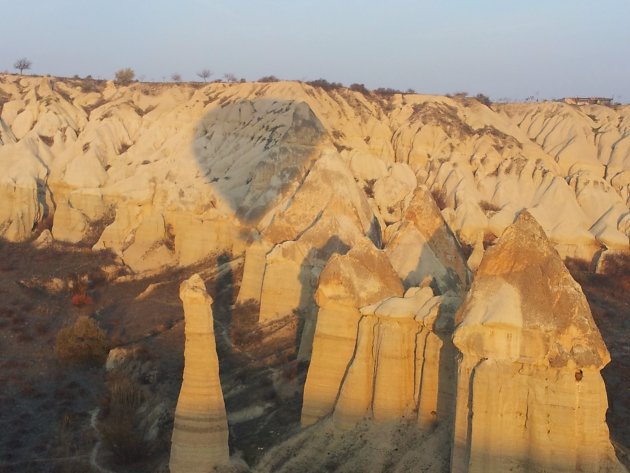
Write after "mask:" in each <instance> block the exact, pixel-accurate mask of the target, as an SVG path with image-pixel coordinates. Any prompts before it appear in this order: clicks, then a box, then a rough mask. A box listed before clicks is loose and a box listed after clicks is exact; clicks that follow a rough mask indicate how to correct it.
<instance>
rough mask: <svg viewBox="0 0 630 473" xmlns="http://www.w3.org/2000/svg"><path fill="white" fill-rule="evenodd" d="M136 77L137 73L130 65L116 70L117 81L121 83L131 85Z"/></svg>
mask: <svg viewBox="0 0 630 473" xmlns="http://www.w3.org/2000/svg"><path fill="white" fill-rule="evenodd" d="M135 77H136V73H135V72H134V70H133V69H131V68H130V67H126V68H124V69H119V70H118V71H116V83H117V84H119V85H129V84H131V82H132V81H133V80H134V78H135Z"/></svg>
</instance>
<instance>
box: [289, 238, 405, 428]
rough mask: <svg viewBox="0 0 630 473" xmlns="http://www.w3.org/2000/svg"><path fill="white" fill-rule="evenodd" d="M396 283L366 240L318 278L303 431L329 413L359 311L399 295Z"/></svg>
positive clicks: (335, 257) (333, 260)
mask: <svg viewBox="0 0 630 473" xmlns="http://www.w3.org/2000/svg"><path fill="white" fill-rule="evenodd" d="M402 292H403V287H402V284H401V282H400V279H399V278H398V276H397V275H396V273H395V272H394V270H393V268H392V267H391V265H390V264H389V261H388V260H387V257H386V256H385V254H384V253H383V252H382V251H379V250H377V249H376V248H375V247H374V245H373V244H372V242H370V241H369V240H367V241H363V242H362V243H360V244H359V245H357V246H355V248H353V249H352V250H350V251H349V252H348V253H347V254H345V255H343V256H341V255H333V256H332V258H331V259H330V261H329V262H328V264H327V265H326V267H325V268H324V271H323V272H322V274H321V275H320V278H319V286H318V289H317V292H316V294H315V299H316V301H317V304H318V306H319V311H318V313H317V326H316V329H315V337H314V341H313V354H312V357H311V364H310V366H309V372H308V376H307V378H306V385H305V387H304V403H303V406H302V425H309V424H312V423H313V422H316V421H317V420H318V419H320V418H322V417H324V416H326V415H328V414H330V413H332V411H333V408H334V405H335V402H336V400H337V397H338V395H339V390H340V387H341V383H342V381H343V377H344V374H345V372H346V369H347V367H348V365H349V363H350V360H351V359H352V356H353V353H354V350H355V346H356V343H357V329H358V324H359V320H360V319H361V312H360V311H359V308H360V307H363V306H365V305H369V304H373V303H375V302H378V301H380V300H382V299H384V298H385V297H388V296H395V295H402Z"/></svg>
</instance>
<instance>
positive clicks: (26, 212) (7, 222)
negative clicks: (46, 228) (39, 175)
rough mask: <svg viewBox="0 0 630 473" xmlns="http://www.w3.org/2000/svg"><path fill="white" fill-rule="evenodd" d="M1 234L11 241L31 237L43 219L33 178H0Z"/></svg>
mask: <svg viewBox="0 0 630 473" xmlns="http://www.w3.org/2000/svg"><path fill="white" fill-rule="evenodd" d="M0 201H1V202H2V205H0V236H2V237H3V238H6V239H7V240H10V241H24V240H27V239H29V238H30V236H31V232H32V230H33V227H34V226H35V224H36V223H37V222H38V221H39V220H40V219H41V216H42V209H41V206H40V203H39V197H38V189H37V183H36V181H35V180H34V179H32V178H22V179H20V180H19V181H17V182H16V181H13V180H12V179H11V178H7V177H4V178H2V180H0Z"/></svg>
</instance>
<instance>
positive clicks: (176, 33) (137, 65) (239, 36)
mask: <svg viewBox="0 0 630 473" xmlns="http://www.w3.org/2000/svg"><path fill="white" fill-rule="evenodd" d="M0 35H1V36H0V71H5V70H6V71H13V70H14V69H13V64H14V62H15V60H16V59H18V58H21V57H27V58H28V59H30V60H31V61H32V63H33V65H32V68H31V70H30V71H29V72H30V73H33V74H51V75H57V76H73V75H75V74H78V75H79V76H81V77H83V76H85V75H88V74H90V75H92V76H93V77H95V78H103V79H109V78H113V76H114V73H115V71H116V70H118V69H121V68H124V67H131V68H132V69H134V71H135V72H136V77H137V78H139V79H141V80H146V81H162V80H170V78H171V76H172V74H173V73H178V74H180V75H181V76H182V78H183V79H184V80H199V79H198V78H197V76H196V72H198V71H200V70H201V69H206V68H207V69H210V70H212V71H213V72H214V75H213V76H212V77H211V79H218V78H221V77H223V75H224V74H225V73H233V74H235V75H236V76H237V77H238V78H241V77H244V78H246V79H247V80H256V79H258V78H260V77H262V76H265V75H275V76H276V77H279V78H281V79H297V80H314V79H319V78H325V79H327V80H329V81H334V82H341V83H344V84H346V85H349V84H351V83H355V82H356V83H363V84H365V85H366V86H367V87H368V88H376V87H391V88H396V89H402V90H406V89H408V88H412V89H414V90H416V91H418V92H422V93H439V94H446V93H455V92H462V91H463V92H468V93H470V94H477V93H484V94H486V95H489V96H490V97H491V98H493V99H495V100H497V99H511V100H522V99H525V98H527V97H535V98H540V99H543V98H559V97H564V96H576V95H578V96H606V97H613V98H614V99H615V100H618V101H622V102H630V0H588V1H587V0H527V1H524V0H523V1H517V0H440V1H438V0H415V1H412V0H388V1H375V0H363V1H358V0H357V1H355V0H345V1H344V0H337V1H333V0H308V1H304V0H257V1H255V0H205V1H204V0H178V1H174V0H172V1H165V0H125V1H122V0H105V1H100V2H93V1H90V0H81V1H79V0H19V1H18V0H11V1H9V0H0Z"/></svg>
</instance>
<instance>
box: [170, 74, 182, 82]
mask: <svg viewBox="0 0 630 473" xmlns="http://www.w3.org/2000/svg"><path fill="white" fill-rule="evenodd" d="M171 80H172V81H173V82H181V81H182V76H181V75H179V74H178V73H177V72H174V73H173V74H171Z"/></svg>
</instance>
